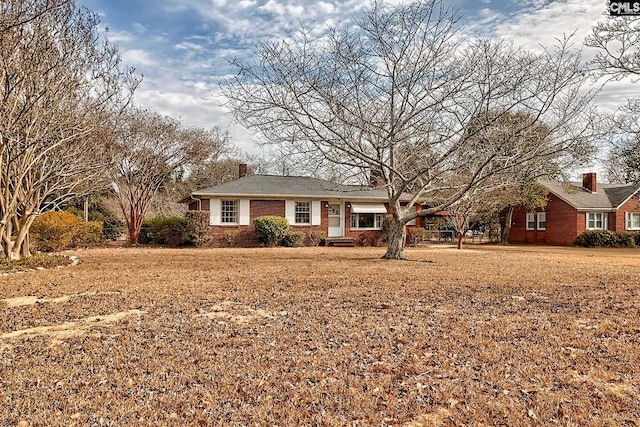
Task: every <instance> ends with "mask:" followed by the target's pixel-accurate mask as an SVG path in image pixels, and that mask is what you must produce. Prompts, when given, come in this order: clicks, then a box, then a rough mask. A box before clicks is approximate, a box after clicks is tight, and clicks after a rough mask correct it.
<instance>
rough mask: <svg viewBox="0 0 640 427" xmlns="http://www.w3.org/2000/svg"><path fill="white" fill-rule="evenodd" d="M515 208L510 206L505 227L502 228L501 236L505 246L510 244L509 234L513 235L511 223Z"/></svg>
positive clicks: (505, 219)
mask: <svg viewBox="0 0 640 427" xmlns="http://www.w3.org/2000/svg"><path fill="white" fill-rule="evenodd" d="M513 209H514V207H513V206H509V207H508V208H507V214H506V215H505V218H504V227H503V228H502V235H501V236H500V240H502V244H503V245H508V244H509V234H510V233H511V222H512V221H513Z"/></svg>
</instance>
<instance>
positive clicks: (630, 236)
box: [617, 233, 636, 248]
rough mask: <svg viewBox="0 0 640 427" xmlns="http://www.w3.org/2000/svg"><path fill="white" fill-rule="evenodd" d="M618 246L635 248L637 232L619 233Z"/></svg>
mask: <svg viewBox="0 0 640 427" xmlns="http://www.w3.org/2000/svg"><path fill="white" fill-rule="evenodd" d="M617 237H618V243H617V246H619V247H621V248H635V247H636V236H635V233H618V236H617Z"/></svg>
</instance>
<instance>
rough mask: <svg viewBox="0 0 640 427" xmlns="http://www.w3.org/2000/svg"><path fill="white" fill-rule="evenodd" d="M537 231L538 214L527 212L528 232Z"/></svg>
mask: <svg viewBox="0 0 640 427" xmlns="http://www.w3.org/2000/svg"><path fill="white" fill-rule="evenodd" d="M535 229H536V213H535V212H527V230H535Z"/></svg>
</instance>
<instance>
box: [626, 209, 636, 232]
mask: <svg viewBox="0 0 640 427" xmlns="http://www.w3.org/2000/svg"><path fill="white" fill-rule="evenodd" d="M625 216H626V217H627V218H626V223H627V230H640V212H627V213H625Z"/></svg>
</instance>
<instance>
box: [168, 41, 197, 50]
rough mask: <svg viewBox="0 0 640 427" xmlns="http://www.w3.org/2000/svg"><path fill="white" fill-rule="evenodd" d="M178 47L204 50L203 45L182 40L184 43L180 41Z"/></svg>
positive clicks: (179, 48)
mask: <svg viewBox="0 0 640 427" xmlns="http://www.w3.org/2000/svg"><path fill="white" fill-rule="evenodd" d="M175 48H176V49H178V50H202V49H203V48H202V46H200V45H199V44H195V43H191V42H182V43H178V44H177V45H176V46H175Z"/></svg>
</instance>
